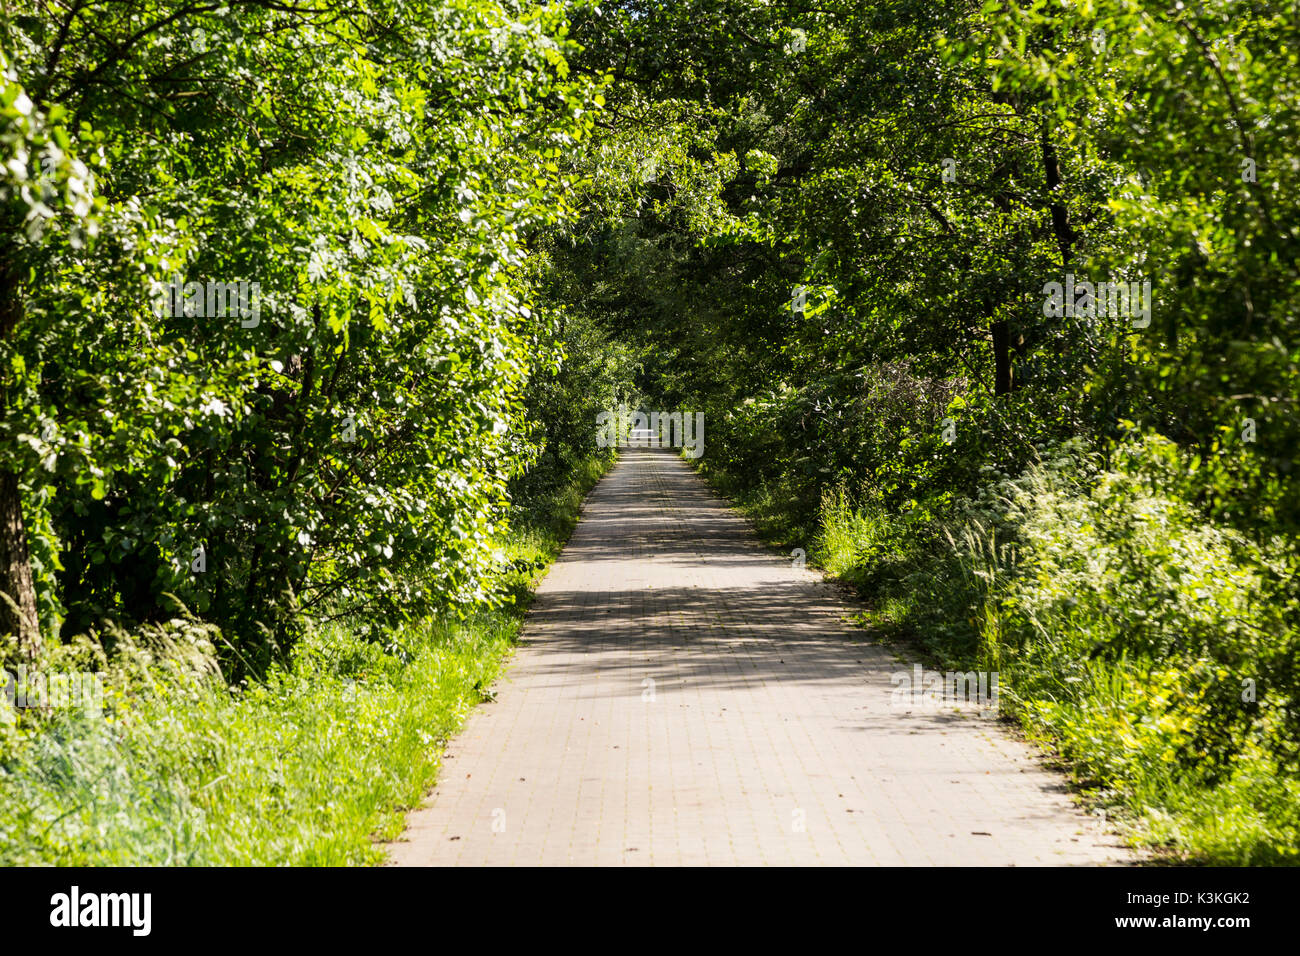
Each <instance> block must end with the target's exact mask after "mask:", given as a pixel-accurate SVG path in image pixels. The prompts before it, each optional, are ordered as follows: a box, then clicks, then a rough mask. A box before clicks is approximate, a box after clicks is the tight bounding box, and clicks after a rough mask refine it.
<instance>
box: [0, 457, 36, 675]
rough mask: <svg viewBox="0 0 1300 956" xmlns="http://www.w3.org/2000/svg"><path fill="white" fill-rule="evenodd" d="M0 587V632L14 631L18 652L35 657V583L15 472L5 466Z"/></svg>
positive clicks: (0, 477)
mask: <svg viewBox="0 0 1300 956" xmlns="http://www.w3.org/2000/svg"><path fill="white" fill-rule="evenodd" d="M0 591H3V592H4V594H3V595H0V634H5V635H16V636H17V637H18V651H19V653H20V654H21V655H22V656H24V657H26V658H27V659H28V660H35V659H36V658H37V657H39V656H40V653H41V632H40V629H39V628H38V627H37V623H36V621H37V618H36V587H35V585H33V583H32V564H31V559H30V556H29V555H28V553H27V529H26V528H25V527H24V526H23V507H22V495H21V493H20V492H19V490H18V476H17V475H15V474H14V473H13V472H12V471H5V470H0ZM6 599H7V600H6ZM10 602H12V603H10Z"/></svg>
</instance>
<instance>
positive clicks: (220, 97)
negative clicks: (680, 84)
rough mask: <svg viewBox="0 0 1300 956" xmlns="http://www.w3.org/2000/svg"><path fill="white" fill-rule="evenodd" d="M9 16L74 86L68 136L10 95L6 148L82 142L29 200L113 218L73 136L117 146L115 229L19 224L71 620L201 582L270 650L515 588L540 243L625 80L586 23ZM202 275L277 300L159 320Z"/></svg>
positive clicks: (215, 604) (112, 154)
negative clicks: (593, 44)
mask: <svg viewBox="0 0 1300 956" xmlns="http://www.w3.org/2000/svg"><path fill="white" fill-rule="evenodd" d="M7 28H8V41H7V42H8V43H10V44H11V45H12V51H13V61H14V68H13V71H11V72H12V73H13V74H14V75H16V76H18V77H20V78H22V79H23V81H24V82H25V84H26V87H27V89H28V90H29V91H30V93H31V96H32V98H33V100H35V102H36V103H37V104H38V105H40V104H47V103H53V104H57V105H55V106H51V107H50V109H49V117H48V122H47V123H46V125H48V126H49V128H50V130H51V132H50V133H49V134H48V136H46V135H45V134H43V133H40V132H39V129H37V126H36V125H33V126H32V129H31V130H28V129H27V128H26V127H24V126H22V125H21V124H18V126H15V124H16V123H18V120H17V119H14V118H13V117H14V116H18V114H19V113H21V111H20V110H17V107H15V106H14V105H13V104H18V105H22V104H27V108H28V111H29V112H31V115H32V116H33V117H36V116H37V114H36V112H35V111H34V108H32V107H31V102H30V101H28V100H27V99H26V98H25V97H24V96H23V95H22V94H21V90H18V88H17V86H13V87H12V88H8V87H7V89H6V93H5V99H7V100H8V101H10V107H9V109H8V111H7V113H6V117H9V119H8V122H9V123H10V132H9V133H7V134H6V142H7V143H12V144H14V145H12V146H10V147H8V148H9V149H10V151H11V153H12V155H13V159H12V162H11V164H10V165H11V166H13V167H14V168H15V169H20V168H23V162H24V161H25V162H27V163H28V166H29V167H32V168H34V165H33V164H35V163H36V161H37V159H39V158H41V157H44V156H52V157H54V158H55V159H56V160H58V164H59V165H56V173H57V175H55V176H54V177H52V178H51V177H48V176H47V177H46V180H49V182H48V183H47V184H46V185H44V186H42V187H41V188H42V189H44V190H45V193H42V194H41V195H44V196H46V200H49V201H44V202H45V205H41V204H40V203H39V202H37V200H36V199H34V198H32V197H33V196H34V195H35V194H34V193H31V189H30V188H29V186H28V185H26V184H25V182H26V181H25V180H24V179H23V177H22V176H18V177H17V179H16V180H15V181H14V182H15V185H13V187H12V188H10V187H6V189H7V190H8V192H7V193H6V195H8V193H9V192H13V191H14V190H18V189H20V187H21V193H22V196H23V197H26V198H27V200H28V201H30V202H31V203H34V205H31V209H32V210H33V212H32V213H31V214H30V215H28V219H29V220H31V221H38V222H39V221H44V219H42V218H41V217H45V218H49V217H50V216H52V215H53V211H56V210H57V209H58V208H61V207H59V206H57V205H51V204H50V203H51V202H53V200H50V199H49V196H48V195H47V194H49V193H50V192H51V191H56V192H58V193H59V195H60V197H63V198H65V199H66V200H67V203H66V205H67V206H68V208H69V209H70V210H71V212H72V213H76V214H84V213H85V212H86V211H87V209H88V206H89V199H88V198H87V193H86V188H83V186H82V185H81V183H82V182H83V180H86V178H87V177H86V174H85V169H84V167H83V166H81V165H80V163H79V161H78V160H76V159H75V157H76V156H78V155H79V156H83V157H87V156H88V157H92V158H93V159H94V161H95V194H96V197H97V198H96V200H95V203H96V206H95V215H96V217H97V218H96V221H97V224H98V236H97V238H96V239H95V241H94V242H93V243H92V244H87V243H86V242H83V241H82V236H81V234H80V233H78V232H77V231H76V230H74V229H72V228H69V229H65V230H62V231H59V230H56V229H52V228H46V229H45V230H44V231H42V232H41V233H40V235H39V236H38V238H37V239H30V238H25V237H26V236H27V234H28V233H29V232H31V230H30V229H28V230H27V231H26V232H24V230H23V229H21V228H20V222H19V218H20V217H19V216H18V212H21V211H22V210H21V209H19V210H17V211H11V213H10V214H9V220H8V222H7V224H6V225H5V228H4V230H3V232H4V237H5V238H3V241H4V242H6V243H10V244H11V246H12V247H13V248H12V250H11V251H10V252H9V253H6V255H7V256H11V257H18V256H19V255H20V254H21V261H22V264H23V266H24V270H23V274H21V275H16V276H15V281H14V283H12V284H9V285H6V287H5V289H4V295H6V296H9V300H8V304H7V305H6V308H9V307H12V308H14V309H16V310H17V311H20V312H21V316H22V318H21V321H19V322H17V323H16V325H15V327H14V328H13V329H12V330H10V329H8V328H6V329H5V330H4V334H3V336H0V368H4V369H6V370H7V372H9V373H11V374H9V377H8V378H7V380H6V388H5V401H4V403H3V407H2V408H0V434H3V435H5V436H8V438H7V439H6V440H5V441H4V442H3V443H2V444H3V448H4V452H3V456H4V457H3V461H0V466H3V467H6V468H10V469H13V470H15V471H17V472H18V474H19V475H20V476H21V478H22V483H23V485H24V487H25V489H26V493H25V496H24V500H23V502H22V506H23V512H24V517H25V518H26V524H27V526H28V528H29V534H30V535H31V536H32V537H33V538H35V539H36V540H37V541H38V542H39V545H38V547H36V548H35V549H34V550H35V551H36V552H37V554H36V555H35V564H36V568H37V571H38V585H39V587H38V590H39V592H40V596H41V600H42V602H43V604H42V606H43V608H44V609H45V614H44V617H45V626H46V630H47V631H49V632H51V633H54V632H56V631H57V628H58V626H59V624H60V620H59V618H60V617H61V616H62V615H63V614H64V613H66V618H67V619H66V621H65V622H63V626H64V627H65V629H66V630H67V631H69V632H70V633H77V632H80V631H84V630H85V629H87V628H89V627H91V626H94V625H96V624H98V623H99V622H100V621H104V620H107V621H112V622H121V623H123V624H125V625H127V626H132V625H134V624H138V623H141V622H147V621H150V620H158V619H163V618H166V617H167V616H168V615H169V614H170V613H172V611H173V609H174V607H173V604H172V602H171V599H170V598H168V597H167V595H176V596H177V597H178V598H179V599H180V600H181V601H182V602H183V603H184V604H185V605H187V606H188V607H191V608H193V609H194V610H195V611H196V612H197V613H199V614H201V615H202V616H204V617H205V618H206V619H208V620H210V621H213V622H215V623H217V624H218V625H220V626H221V628H222V630H223V632H224V633H225V634H226V635H227V636H228V638H229V639H230V642H231V644H230V648H229V649H226V648H223V649H222V653H223V656H224V657H225V658H226V659H227V663H228V664H229V665H230V666H231V667H234V668H235V669H237V670H241V671H253V672H260V671H261V670H263V669H265V667H266V666H267V665H268V663H269V662H270V661H271V660H272V659H273V658H275V657H276V656H277V655H278V656H281V657H283V655H284V654H286V653H287V649H288V647H289V646H290V645H291V642H292V640H293V639H294V638H295V637H296V636H297V635H299V634H300V633H302V632H303V629H304V628H305V627H306V626H307V625H308V622H311V621H321V620H325V619H332V618H334V617H338V616H340V615H348V616H353V617H355V616H357V615H359V614H361V613H364V615H365V619H366V621H367V622H369V625H374V626H378V625H382V624H385V623H390V622H395V621H400V620H403V619H406V618H408V617H412V616H419V615H422V614H424V613H426V612H428V611H431V610H436V609H438V608H442V607H447V606H452V605H459V606H471V605H478V604H483V603H490V601H491V600H492V599H493V598H492V594H491V593H490V591H491V589H490V587H489V581H490V578H491V575H492V572H493V568H494V564H493V556H492V551H491V548H490V546H489V542H490V540H492V539H493V538H494V537H495V536H497V535H498V534H499V533H500V532H501V531H502V529H503V528H504V527H505V525H504V522H505V519H506V515H507V502H508V498H507V492H508V484H509V482H510V480H511V479H512V478H513V477H514V476H515V475H516V474H518V472H519V471H520V469H521V468H522V467H523V466H525V465H526V464H527V462H528V458H529V447H528V444H527V440H526V437H525V433H526V432H527V431H528V428H529V426H528V424H527V415H528V409H527V407H526V404H525V401H526V396H525V391H524V390H525V385H526V383H527V381H528V380H529V378H530V377H531V376H532V375H533V374H534V373H535V372H536V373H539V374H541V373H544V372H545V369H546V367H547V366H546V364H545V362H544V361H543V353H544V351H545V348H544V346H545V343H546V341H548V333H547V332H546V331H545V328H544V327H539V325H538V323H537V318H536V316H535V315H534V313H533V310H532V308H531V307H530V305H529V304H528V303H529V298H530V295H531V287H530V283H531V279H530V272H529V265H528V260H527V252H528V250H527V245H526V244H527V242H528V241H529V240H530V239H531V238H532V237H534V236H536V235H537V234H538V233H539V232H540V231H541V230H543V229H546V228H549V227H552V226H554V225H556V224H558V223H560V222H562V221H564V220H565V218H566V217H567V216H568V215H569V212H570V209H569V206H568V205H567V202H566V196H567V195H568V194H569V192H570V190H571V189H572V186H573V183H572V181H571V179H570V178H569V177H567V176H566V175H564V174H561V173H560V172H559V167H558V165H557V163H556V160H558V159H559V158H561V156H562V155H563V154H565V153H567V152H569V151H570V150H571V149H572V148H573V146H574V145H575V144H576V143H577V142H578V141H579V140H580V139H581V138H582V137H583V136H584V135H586V133H587V132H588V131H589V129H590V125H591V120H590V118H589V117H588V116H587V115H586V111H587V108H588V106H589V105H590V104H591V103H593V102H594V98H595V96H596V94H595V93H594V92H593V89H592V84H588V83H586V82H585V81H582V80H573V79H570V78H569V76H568V67H567V65H566V62H565V59H564V55H565V53H566V52H567V51H569V50H571V49H572V47H571V45H570V44H569V43H568V42H567V41H566V40H565V32H566V26H565V21H564V18H563V14H562V12H561V11H560V10H559V9H557V8H553V7H539V6H533V5H522V4H515V3H511V2H505V3H498V2H496V0H466V2H456V3H442V2H423V0H374V2H366V3H362V4H356V3H351V2H349V3H346V4H342V3H340V4H337V5H336V4H333V3H326V4H323V5H320V4H317V5H312V6H311V7H284V6H283V5H279V4H266V3H261V2H256V0H249V2H241V3H234V4H231V5H228V6H226V7H223V8H220V9H216V8H207V7H195V6H192V5H188V4H185V3H181V2H172V0H158V2H154V0H133V2H130V3H121V4H112V5H109V6H108V7H106V8H104V9H100V7H99V6H96V5H75V6H73V7H71V8H66V9H65V8H63V7H59V6H57V5H50V6H42V7H41V8H40V9H39V11H38V12H36V13H35V14H33V15H31V16H24V17H19V18H16V19H14V20H12V21H11V22H9V23H8V24H7ZM6 82H7V83H11V84H12V83H13V82H14V81H12V80H9V79H7V80H6ZM15 91H17V92H15ZM19 118H21V117H19ZM55 118H58V120H59V122H60V123H62V125H59V126H55V125H50V124H53V122H54V120H55ZM31 123H32V124H35V123H36V120H35V119H33V120H32V121H31ZM38 125H39V124H38ZM15 129H17V132H14V130H15ZM65 129H66V130H67V131H65ZM32 130H35V132H33V131H32ZM19 133H21V134H22V136H25V137H27V140H25V141H20V140H19V139H16V138H15V137H16V136H18V134H19ZM42 137H44V138H42ZM47 139H48V140H49V142H50V143H51V144H54V145H43V146H40V149H42V150H44V152H39V151H38V149H37V145H39V144H41V143H45V141H46V140H47ZM23 142H28V145H27V146H26V147H23V145H22V143H23ZM24 148H25V149H26V159H24V155H22V154H20V151H21V150H22V149H24ZM24 175H25V176H27V178H28V179H31V178H32V177H33V176H35V173H34V172H32V171H31V169H28V170H27V171H26V172H25V173H24ZM31 188H35V187H31ZM15 195H17V193H15ZM47 207H48V208H47ZM37 212H39V213H40V216H38V217H37V218H36V219H35V220H32V218H31V217H32V216H35V215H36V213H37ZM47 214H48V215H47ZM56 218H57V217H56ZM82 232H88V230H82ZM177 278H179V281H181V282H186V281H194V282H197V283H200V284H203V283H207V282H212V281H217V282H236V281H241V280H242V281H248V282H255V283H258V284H259V286H260V291H261V296H260V301H255V302H254V303H253V305H254V306H255V307H257V312H258V313H260V314H254V315H252V316H250V315H249V314H248V312H247V311H245V312H242V313H226V314H222V315H216V316H212V315H204V314H202V313H203V312H204V311H205V309H202V308H201V309H200V310H199V312H200V314H184V313H182V314H173V312H172V311H170V310H169V311H164V312H163V313H162V314H159V312H158V310H157V308H156V307H157V305H158V300H159V296H160V295H162V294H163V293H164V291H165V289H166V286H167V284H168V283H170V282H171V281H173V280H174V279H177ZM208 297H209V299H211V298H212V294H211V292H209V293H208ZM200 305H201V306H206V303H204V302H200ZM213 305H215V302H214V303H213ZM245 305H248V303H245ZM200 548H201V549H202V563H203V565H204V567H203V569H202V571H201V573H196V572H195V570H194V568H193V566H194V564H195V562H196V559H197V557H198V555H199V549H200Z"/></svg>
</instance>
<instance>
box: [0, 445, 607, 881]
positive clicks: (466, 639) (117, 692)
mask: <svg viewBox="0 0 1300 956" xmlns="http://www.w3.org/2000/svg"><path fill="white" fill-rule="evenodd" d="M607 465H608V462H607V461H593V462H588V463H585V464H583V465H582V466H581V467H579V468H578V469H577V471H576V473H575V474H574V476H573V480H572V481H571V482H570V483H569V484H568V485H567V486H566V487H565V488H563V489H562V490H561V492H560V493H558V494H557V495H556V497H555V498H554V500H553V501H551V502H550V503H549V505H550V507H549V508H547V509H545V510H544V512H543V517H542V518H541V520H534V521H531V522H529V521H524V522H522V523H521V524H520V525H519V527H518V529H517V531H516V532H515V533H514V534H512V536H511V539H510V540H509V541H506V542H502V546H503V550H505V551H506V552H507V553H508V555H509V557H510V558H511V559H513V560H512V564H511V565H510V567H509V568H508V570H507V571H506V574H507V576H508V578H509V584H510V585H511V588H512V590H513V592H514V593H515V594H516V595H522V596H525V598H526V596H527V594H528V593H529V590H530V588H531V587H532V586H534V585H535V583H536V581H537V580H538V579H539V578H540V576H541V575H542V573H544V569H545V566H546V565H547V564H549V562H550V561H552V560H554V558H555V556H556V555H558V554H559V552H560V550H561V549H562V548H563V545H564V542H565V540H566V539H567V537H568V535H569V533H570V532H571V531H572V528H573V526H574V524H576V521H577V517H578V512H579V510H580V507H581V504H582V500H583V498H584V497H585V495H586V492H587V491H588V490H590V488H591V486H592V485H593V484H594V483H595V482H596V480H598V479H599V477H600V475H601V474H602V473H603V472H604V470H605V468H606V467H607ZM526 605H527V601H526V599H525V600H517V601H516V602H515V603H514V604H512V605H507V606H506V607H504V608H500V609H497V610H486V611H481V612H480V613H478V614H476V615H474V616H472V617H470V618H468V619H466V620H458V619H456V618H454V617H451V618H447V619H439V620H425V621H420V622H415V623H412V624H410V625H409V626H407V627H404V628H401V629H398V630H395V631H392V632H390V633H389V634H387V635H386V637H385V639H384V641H383V642H382V643H376V642H374V641H368V640H365V639H363V638H361V637H359V636H358V635H357V634H356V633H354V632H353V631H352V630H351V629H349V628H348V627H347V626H346V625H342V624H338V625H334V626H331V627H328V628H324V629H320V630H317V631H315V632H314V633H312V634H310V635H309V636H308V637H307V638H306V639H305V640H304V641H303V642H302V643H301V644H299V645H298V647H297V648H296V649H295V651H294V654H293V658H292V660H291V662H290V663H289V664H288V665H287V666H285V667H282V668H279V669H276V670H274V671H273V672H272V673H271V674H270V676H269V677H268V678H267V679H266V680H265V681H262V682H259V683H257V684H254V685H249V686H244V687H241V688H234V689H232V688H229V687H227V686H226V685H225V683H224V682H223V681H222V680H221V679H220V678H219V677H218V676H216V675H215V673H214V669H213V668H212V667H211V659H212V657H211V647H210V644H207V643H206V642H205V638H204V637H203V636H202V633H201V629H200V631H199V633H197V634H196V633H195V631H196V629H195V628H194V627H193V626H192V625H185V624H184V623H183V622H178V623H177V626H176V627H174V628H171V629H167V628H159V629H156V630H155V631H154V632H151V633H146V634H144V635H143V636H142V637H141V638H140V640H139V641H138V648H137V653H134V654H121V653H120V652H119V657H118V658H115V660H114V661H113V662H111V663H110V664H109V666H108V667H107V668H106V669H105V671H104V673H105V677H106V685H107V694H106V697H107V700H106V709H105V712H106V716H105V717H104V718H103V719H97V718H91V717H88V716H82V715H75V716H63V715H61V714H60V713H59V712H55V713H54V714H53V715H40V714H32V713H31V712H25V713H23V714H22V716H21V717H20V718H19V720H18V723H17V724H16V725H10V726H6V727H3V728H0V864H3V865H6V866H14V865H38V864H55V865H94V866H102V865H187V864H193V865H268V866H275V865H284V864H289V865H316V866H324V865H349V864H373V863H376V862H379V861H380V860H381V859H382V857H383V849H382V845H381V841H382V840H385V839H391V838H392V837H394V836H396V835H397V834H398V833H400V831H401V828H402V822H403V817H404V811H405V810H406V809H408V808H410V807H413V806H415V805H417V804H418V803H419V802H420V800H421V798H422V797H423V795H424V794H425V793H427V792H428V790H429V788H430V787H431V786H432V785H433V783H434V780H435V779H436V776H437V773H438V769H439V762H440V755H441V753H442V750H443V747H444V744H445V742H446V740H447V738H448V737H449V736H450V735H451V734H453V733H454V732H455V731H456V730H457V729H458V728H459V727H460V726H461V724H462V723H463V721H464V719H465V717H466V716H467V715H468V713H469V712H470V710H471V709H472V708H473V707H474V706H476V705H477V704H479V703H480V702H481V701H482V700H483V699H484V694H485V693H486V690H487V688H488V686H489V685H490V684H491V683H492V681H493V680H494V679H495V678H496V676H497V675H498V674H499V672H500V669H501V667H502V665H503V662H504V660H505V658H506V655H507V654H508V652H509V649H510V647H511V645H512V643H513V641H514V638H515V635H516V634H517V632H518V629H519V626H520V623H521V620H522V616H523V613H524V610H525V608H526ZM178 634H184V635H187V636H185V637H183V638H178V637H177V635H178ZM182 651H183V653H182ZM77 653H79V652H77V651H74V650H73V649H69V651H68V652H67V653H66V654H65V655H64V658H65V660H66V662H67V663H68V664H73V663H74V662H75V660H76V659H77V658H76V654H77ZM80 653H83V655H84V647H83V648H82V650H81V652H80ZM92 656H93V655H92ZM52 667H53V665H52ZM487 706H491V705H490V704H488V705H487Z"/></svg>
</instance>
